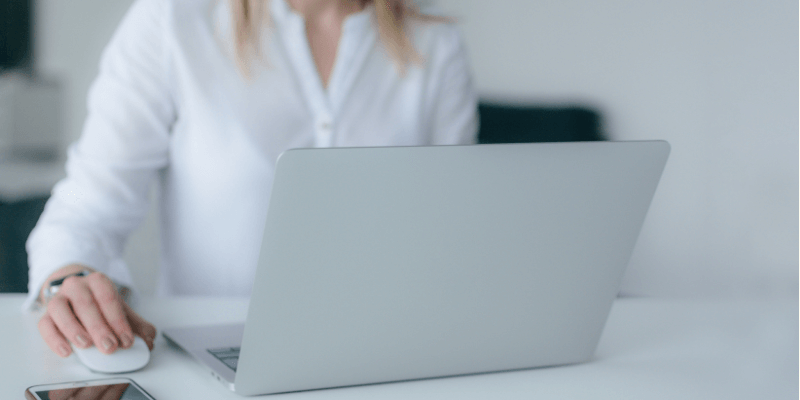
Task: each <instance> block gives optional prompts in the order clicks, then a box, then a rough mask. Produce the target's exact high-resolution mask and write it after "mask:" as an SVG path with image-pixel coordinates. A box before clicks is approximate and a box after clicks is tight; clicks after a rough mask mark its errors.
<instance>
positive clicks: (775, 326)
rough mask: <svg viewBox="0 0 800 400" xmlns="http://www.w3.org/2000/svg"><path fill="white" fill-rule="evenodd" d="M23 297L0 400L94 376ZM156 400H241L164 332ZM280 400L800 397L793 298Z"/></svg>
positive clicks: (186, 313) (632, 315)
mask: <svg viewBox="0 0 800 400" xmlns="http://www.w3.org/2000/svg"><path fill="white" fill-rule="evenodd" d="M22 301H23V296H22V295H17V294H0V313H2V315H4V316H5V318H4V322H3V323H2V324H0V360H1V361H0V399H22V398H23V391H24V390H25V388H27V387H28V386H31V385H35V384H44V383H53V382H64V381H75V380H86V379H97V378H102V377H105V375H101V374H95V373H91V372H89V371H88V370H87V369H86V368H85V367H83V366H82V365H81V364H79V362H78V361H77V359H75V356H71V357H69V358H67V359H61V358H59V357H58V356H56V355H55V354H52V353H51V352H50V350H49V349H48V348H47V347H46V345H45V344H44V342H43V341H42V339H41V338H40V337H39V334H38V331H37V329H36V322H37V321H38V318H39V314H37V313H22V312H21V311H20V306H21V304H22ZM246 308H247V301H246V300H244V299H219V298H178V299H144V300H142V301H141V302H140V304H139V305H138V307H137V309H138V310H139V311H140V313H141V314H142V315H144V316H145V317H146V318H148V319H149V320H150V321H152V322H153V323H155V324H156V326H157V327H159V328H162V327H166V326H185V325H192V324H204V323H214V322H236V321H242V320H244V318H245V314H246ZM124 376H127V377H130V378H132V379H133V380H135V381H136V382H138V383H139V384H140V385H141V386H143V387H144V388H145V389H146V390H147V391H148V392H150V394H152V395H153V396H154V397H155V398H156V399H158V400H166V399H236V398H241V397H239V396H238V395H236V394H234V393H232V392H229V391H228V390H227V389H225V388H224V387H223V386H222V384H220V383H219V382H217V381H215V380H214V379H213V378H212V377H211V375H210V374H208V373H206V372H205V370H203V369H202V368H201V367H200V366H199V365H197V364H195V363H194V361H193V360H192V359H191V358H190V357H189V356H188V355H187V354H185V353H183V352H182V351H181V350H179V349H176V348H174V347H172V346H170V345H168V344H167V343H166V341H165V340H164V338H163V337H161V336H159V337H158V339H157V340H156V346H155V349H154V350H153V353H152V357H151V361H150V364H149V365H148V366H147V367H145V368H144V369H143V370H141V371H138V372H135V373H130V374H125V375H124ZM269 397H271V398H276V399H277V398H280V399H283V398H287V399H345V398H346V399H371V400H372V399H459V400H466V399H669V400H675V399H797V398H798V299H797V298H790V299H777V300H776V299H773V300H667V299H644V298H635V299H634V298H626V299H619V300H617V301H616V303H615V304H614V307H613V309H612V311H611V315H610V317H609V320H608V323H607V325H606V329H605V331H604V333H603V337H602V339H601V340H600V344H599V346H598V348H597V351H596V354H595V357H594V359H593V360H592V361H590V362H588V363H584V364H579V365H572V366H566V367H557V368H540V369H531V370H523V371H513V372H503V373H491V374H480V375H472V376H462V377H454V378H442V379H429V380H422V381H413V382H401V383H390V384H380V385H367V386H360V387H351V388H341V389H330V390H318V391H310V392H301V393H293V394H285V395H273V396H269Z"/></svg>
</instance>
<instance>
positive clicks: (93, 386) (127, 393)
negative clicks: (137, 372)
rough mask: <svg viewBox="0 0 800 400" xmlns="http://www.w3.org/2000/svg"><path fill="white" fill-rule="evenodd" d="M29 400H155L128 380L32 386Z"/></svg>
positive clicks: (28, 390) (99, 380)
mask: <svg viewBox="0 0 800 400" xmlns="http://www.w3.org/2000/svg"><path fill="white" fill-rule="evenodd" d="M25 399H27V400H61V399H64V400H66V399H70V400H155V398H153V396H150V394H148V393H147V392H145V391H144V389H142V388H141V387H140V386H139V385H137V384H136V382H134V381H133V380H131V379H128V378H113V379H98V380H93V381H82V382H66V383H53V384H49V385H37V386H31V387H29V388H28V389H26V390H25Z"/></svg>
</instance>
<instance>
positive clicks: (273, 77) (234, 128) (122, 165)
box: [27, 0, 477, 357]
mask: <svg viewBox="0 0 800 400" xmlns="http://www.w3.org/2000/svg"><path fill="white" fill-rule="evenodd" d="M88 104H89V115H88V118H87V121H86V125H85V127H84V131H83V134H82V136H81V138H80V140H79V141H78V142H77V143H76V144H74V145H73V146H71V147H70V150H69V159H68V162H67V178H66V179H65V180H64V181H62V182H60V183H59V184H58V185H57V186H56V187H55V188H54V190H53V196H52V198H51V199H50V201H49V202H48V204H47V207H46V209H45V212H44V213H43V215H42V217H41V219H40V221H39V223H38V224H37V226H36V228H35V229H34V231H33V232H32V234H31V236H30V238H29V240H28V253H29V255H30V256H29V264H30V267H31V272H30V287H29V292H30V295H29V298H28V303H27V306H31V305H32V304H34V303H35V302H37V301H38V302H42V303H46V311H45V314H44V316H43V317H42V319H41V320H40V322H39V330H40V333H41V334H42V337H43V338H44V339H45V341H46V342H47V344H48V346H49V347H50V348H51V349H52V350H53V351H55V352H56V353H57V354H59V355H61V356H62V357H66V356H68V355H69V354H70V353H71V349H70V346H69V344H70V343H72V344H73V345H75V346H77V347H81V348H85V347H89V346H92V345H96V346H97V347H98V349H100V351H102V352H105V353H112V352H114V351H115V350H116V349H117V348H119V347H122V348H127V347H129V346H130V345H131V344H132V343H133V335H138V336H141V337H142V338H143V339H145V341H146V342H147V343H148V345H149V346H150V347H151V349H152V345H153V340H154V338H155V333H156V331H155V328H154V327H153V326H152V325H151V324H149V323H148V322H146V321H144V320H143V319H142V318H141V317H139V316H138V315H137V314H136V313H135V312H133V311H132V310H131V309H130V308H129V307H128V306H127V305H126V304H125V303H124V302H123V301H122V300H121V299H120V295H119V294H118V293H117V290H116V288H115V285H114V283H113V282H117V283H119V284H122V285H126V286H130V285H131V281H130V277H129V274H128V273H127V270H126V268H125V266H124V264H123V262H122V259H121V255H122V249H123V244H124V241H125V239H126V238H127V236H128V235H129V234H130V233H131V231H133V229H135V228H136V226H137V225H138V224H139V223H140V222H141V220H142V219H143V217H144V215H145V213H146V210H147V208H148V207H147V194H148V188H149V186H150V185H151V184H152V183H153V182H154V181H155V182H157V185H158V188H159V204H158V205H159V211H160V216H161V248H162V254H161V260H162V265H161V276H160V279H159V292H160V293H161V294H166V295H169V294H181V295H192V294H206V295H248V294H249V291H250V289H251V288H250V285H251V280H252V277H253V275H254V268H255V265H256V260H257V257H258V250H259V247H260V244H259V243H258V240H259V239H258V238H259V237H260V235H261V230H262V229H263V223H264V220H265V218H266V208H267V202H268V199H269V192H270V187H271V184H272V178H273V174H274V168H275V162H276V160H277V157H278V155H279V154H280V153H281V152H283V151H284V150H286V149H289V148H296V147H329V146H392V145H436V144H459V143H471V142H472V141H473V140H474V137H475V133H476V129H477V121H476V96H475V92H474V89H473V87H472V84H471V81H470V77H469V71H468V67H467V63H466V57H465V54H464V51H463V49H462V47H461V43H460V39H459V36H458V34H457V33H456V31H455V29H454V28H453V27H452V26H451V25H449V24H447V23H446V22H445V21H443V20H442V19H441V18H434V17H426V16H423V15H422V14H419V13H417V12H416V11H415V9H414V8H412V7H411V6H410V5H409V4H406V3H405V2H403V1H402V0H374V1H357V0H339V1H331V0H271V1H269V2H264V1H259V0H232V1H228V2H223V1H214V0H203V1H199V0H139V1H137V2H136V3H135V4H134V5H133V7H132V8H131V10H130V11H129V12H128V14H127V16H126V17H125V18H124V20H123V22H122V24H121V26H120V27H119V29H118V31H117V32H116V33H115V35H114V37H113V38H112V40H111V42H110V44H109V45H108V47H107V49H106V51H105V53H104V55H103V59H102V61H101V67H100V74H99V76H98V78H97V80H96V81H95V83H94V84H93V86H92V88H91V90H90V93H89V103H88ZM76 274H77V275H76ZM65 277H66V279H62V278H65ZM51 288H57V289H58V291H57V292H55V293H53V289H51ZM37 296H38V297H37Z"/></svg>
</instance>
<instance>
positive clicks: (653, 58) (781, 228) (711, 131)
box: [37, 0, 798, 296]
mask: <svg viewBox="0 0 800 400" xmlns="http://www.w3.org/2000/svg"><path fill="white" fill-rule="evenodd" d="M130 3H131V0H113V1H108V0H106V1H101V0H74V1H69V2H65V1H61V0H39V7H38V12H37V13H38V16H39V18H40V22H39V24H38V26H37V33H38V34H39V41H38V42H37V55H38V60H37V61H38V63H39V64H38V67H39V70H40V71H41V72H42V73H44V74H46V75H50V76H53V75H54V76H56V77H60V78H61V81H62V83H63V84H64V86H65V90H66V95H65V97H66V104H65V119H66V127H65V131H66V136H67V140H68V141H72V140H74V139H75V138H77V136H78V134H79V132H80V127H81V125H82V123H83V119H84V118H85V115H86V111H85V96H86V91H87V89H88V86H89V83H90V82H91V80H92V79H93V77H94V76H95V74H96V73H97V62H98V59H99V56H100V51H101V49H102V47H103V46H104V44H105V43H106V42H107V41H108V39H109V37H110V35H111V32H112V31H113V29H114V26H116V24H117V23H118V21H119V19H120V18H121V16H122V14H123V13H124V11H125V10H126V9H127V7H128V5H129V4H130ZM434 3H437V4H438V5H439V6H440V7H441V8H442V9H443V10H444V11H445V12H446V13H447V14H449V15H452V16H455V17H457V18H458V19H459V21H460V23H461V25H462V31H463V33H464V37H465V40H466V43H467V47H468V49H469V51H470V54H471V58H472V63H473V69H474V73H475V79H476V83H477V85H478V87H479V89H480V91H481V93H482V94H484V95H485V96H489V97H496V98H506V99H507V98H511V99H514V98H516V99H525V100H534V101H540V102H548V103H564V102H582V103H588V104H590V105H594V106H596V107H598V108H600V109H601V111H602V112H603V113H604V117H605V122H606V130H607V131H608V133H609V134H610V135H611V137H612V138H614V139H666V140H668V141H669V142H670V143H671V144H672V148H673V152H672V156H671V159H670V161H669V163H668V165H667V170H666V172H665V174H664V178H663V180H662V183H661V186H660V188H659V190H658V193H657V194H656V198H655V200H654V203H653V206H652V208H651V211H650V214H649V216H648V220H647V222H646V224H645V227H644V230H643V232H642V236H641V238H640V240H639V244H638V246H637V248H636V251H635V253H634V255H633V259H632V261H631V266H630V268H629V272H628V274H627V275H626V278H625V282H624V289H625V290H626V291H627V292H629V293H634V294H653V295H705V294H729V295H735V294H745V295H757V294H762V295H763V294H770V295H786V294H789V295H794V296H796V295H797V291H798V4H797V2H796V1H793V0H773V1H766V2H765V1H755V0H673V1H659V2H656V1H646V2H635V1H622V0H605V1H591V0H560V1H559V0H536V1H530V0H503V1H479V0H436V1H434ZM145 225H146V226H145V228H144V229H143V230H141V231H140V232H138V233H137V234H136V236H135V237H134V238H133V240H132V243H131V246H129V249H128V251H127V254H126V259H127V260H128V262H129V263H130V264H132V265H133V266H134V268H133V270H134V278H135V279H136V280H137V281H138V282H139V284H140V287H141V288H142V289H144V291H146V292H151V291H152V290H153V287H154V286H153V283H152V282H153V281H152V276H153V271H155V268H154V265H155V262H156V258H155V257H154V249H156V248H157V245H156V242H155V237H156V236H155V234H156V233H155V223H154V220H153V219H152V217H151V219H149V220H148V222H147V223H146V224H145Z"/></svg>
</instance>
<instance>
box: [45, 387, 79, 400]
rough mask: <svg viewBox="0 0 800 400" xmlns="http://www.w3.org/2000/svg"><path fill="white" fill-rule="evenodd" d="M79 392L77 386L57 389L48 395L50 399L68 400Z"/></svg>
mask: <svg viewBox="0 0 800 400" xmlns="http://www.w3.org/2000/svg"><path fill="white" fill-rule="evenodd" d="M77 392H78V389H76V388H69V389H56V390H51V391H49V392H47V397H48V398H49V399H50V400H67V399H70V398H72V397H73V395H74V394H75V393H77Z"/></svg>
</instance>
